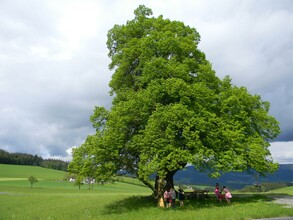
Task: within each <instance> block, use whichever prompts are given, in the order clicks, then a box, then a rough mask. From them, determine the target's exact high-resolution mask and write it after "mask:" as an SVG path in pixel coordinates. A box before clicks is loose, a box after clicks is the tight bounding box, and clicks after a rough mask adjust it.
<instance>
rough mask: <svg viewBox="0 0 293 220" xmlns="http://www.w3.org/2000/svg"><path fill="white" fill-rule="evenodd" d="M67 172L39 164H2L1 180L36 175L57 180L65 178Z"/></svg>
mask: <svg viewBox="0 0 293 220" xmlns="http://www.w3.org/2000/svg"><path fill="white" fill-rule="evenodd" d="M66 174H67V173H66V172H64V171H61V170H53V169H48V168H43V167H38V166H25V165H12V164H0V181H1V178H4V179H14V178H17V179H19V178H20V179H27V178H28V177H29V176H35V177H37V178H38V179H44V180H57V179H63V178H64V176H65V175H66Z"/></svg>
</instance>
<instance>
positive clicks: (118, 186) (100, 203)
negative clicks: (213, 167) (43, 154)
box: [0, 164, 293, 220]
mask: <svg viewBox="0 0 293 220" xmlns="http://www.w3.org/2000/svg"><path fill="white" fill-rule="evenodd" d="M20 169H22V172H19V170H20ZM7 170H9V171H10V172H9V171H7ZM54 173H55V174H54ZM64 174H65V173H64V172H61V173H60V172H58V171H54V170H48V169H43V168H41V169H39V168H38V167H26V166H21V167H16V166H11V165H1V164H0V219H1V220H2V219H3V220H4V219H5V220H6V219H33V220H37V219H60V220H63V219H64V220H66V219H73V220H74V219H105V220H107V219H119V220H124V219H125V220H126V219H127V220H129V219H140V220H144V219H152V220H155V219H162V220H163V219H168V220H169V219H171V220H172V219H187V220H188V219H203V220H205V219H206V220H213V219H217V220H219V219H236V220H237V219H239V220H240V219H253V218H261V217H276V216H293V209H292V208H285V207H283V206H280V205H277V204H274V203H273V202H272V199H271V198H269V197H267V196H266V195H263V194H261V195H253V194H251V195H241V194H233V199H232V204H231V205H228V204H226V203H224V202H223V203H219V202H217V201H216V200H215V198H214V196H213V195H211V196H210V198H208V199H202V200H190V201H185V206H184V207H176V208H174V209H162V208H158V207H156V202H155V201H154V200H153V199H152V197H151V196H150V195H151V191H150V190H149V189H148V188H146V187H143V186H140V185H139V184H137V183H136V182H134V183H135V184H129V183H126V182H125V181H126V180H125V179H124V180H123V181H124V182H115V183H113V184H105V185H95V186H94V189H92V190H89V189H88V187H87V186H82V188H81V190H78V187H76V186H74V185H73V184H72V183H69V182H66V181H60V180H61V179H62V178H63V176H64ZM30 175H34V176H36V177H37V178H38V179H40V181H39V182H37V183H36V184H35V185H34V187H33V188H30V184H29V182H28V181H27V180H26V179H27V177H28V176H30ZM127 181H129V180H127ZM292 192H293V188H292V187H290V188H289V187H288V188H284V189H282V190H279V191H278V192H276V193H279V194H281V193H286V194H290V195H292Z"/></svg>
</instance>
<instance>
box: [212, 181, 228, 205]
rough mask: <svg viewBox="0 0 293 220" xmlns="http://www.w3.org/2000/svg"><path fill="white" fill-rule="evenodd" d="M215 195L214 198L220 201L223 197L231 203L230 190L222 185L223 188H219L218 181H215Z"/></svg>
mask: <svg viewBox="0 0 293 220" xmlns="http://www.w3.org/2000/svg"><path fill="white" fill-rule="evenodd" d="M214 192H215V196H216V198H217V199H218V200H219V201H220V202H222V200H223V199H226V201H227V203H228V204H230V203H231V198H232V194H231V193H230V191H229V190H228V188H227V187H226V186H223V188H222V189H221V188H220V185H219V183H216V187H215V191H214ZM222 192H223V194H222Z"/></svg>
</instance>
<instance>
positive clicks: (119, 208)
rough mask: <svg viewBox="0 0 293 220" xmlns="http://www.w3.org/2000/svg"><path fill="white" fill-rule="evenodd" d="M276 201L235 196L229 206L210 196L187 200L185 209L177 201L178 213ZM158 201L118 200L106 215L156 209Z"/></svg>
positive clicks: (134, 198) (262, 196) (146, 197)
mask: <svg viewBox="0 0 293 220" xmlns="http://www.w3.org/2000/svg"><path fill="white" fill-rule="evenodd" d="M273 200H274V199H273V198H271V197H269V196H267V195H260V194H236V195H233V198H232V200H231V204H227V202H226V200H225V199H224V200H222V202H220V201H218V200H217V199H216V198H215V196H213V195H209V196H208V197H207V198H201V199H192V200H185V201H184V207H179V201H178V200H176V208H175V210H176V211H180V210H188V209H190V210H194V209H202V208H213V207H224V206H229V205H233V204H245V203H256V202H269V201H273ZM156 206H157V201H156V200H155V199H154V198H153V197H152V196H132V197H128V198H125V199H123V200H117V201H115V202H112V203H110V204H108V205H106V206H105V209H104V211H103V214H104V215H110V214H120V213H127V212H131V211H138V210H140V209H147V208H154V207H156Z"/></svg>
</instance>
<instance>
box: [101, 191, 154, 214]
mask: <svg viewBox="0 0 293 220" xmlns="http://www.w3.org/2000/svg"><path fill="white" fill-rule="evenodd" d="M156 205H157V202H156V200H155V199H154V198H153V197H152V196H131V197H128V198H125V199H122V200H117V201H115V202H112V203H110V204H108V205H106V206H105V209H104V212H103V214H105V215H108V214H120V213H125V212H131V211H137V210H140V209H143V208H153V207H156Z"/></svg>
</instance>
